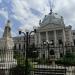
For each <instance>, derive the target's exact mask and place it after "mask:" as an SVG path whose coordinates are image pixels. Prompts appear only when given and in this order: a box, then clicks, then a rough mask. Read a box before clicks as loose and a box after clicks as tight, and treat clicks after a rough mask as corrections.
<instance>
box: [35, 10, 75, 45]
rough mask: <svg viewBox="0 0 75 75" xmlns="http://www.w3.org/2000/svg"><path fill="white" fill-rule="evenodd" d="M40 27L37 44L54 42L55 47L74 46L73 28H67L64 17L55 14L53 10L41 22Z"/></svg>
mask: <svg viewBox="0 0 75 75" xmlns="http://www.w3.org/2000/svg"><path fill="white" fill-rule="evenodd" d="M39 25H40V27H39V28H38V29H37V33H36V35H35V37H36V40H35V43H36V44H42V43H43V42H50V43H51V42H53V44H54V46H58V45H59V44H61V43H62V44H63V45H64V46H65V45H71V44H74V43H73V42H74V39H75V38H74V37H75V36H74V35H73V33H74V31H73V30H72V26H71V25H69V26H65V24H64V19H63V17H62V16H59V15H58V14H57V13H53V12H52V10H51V11H50V13H49V14H48V15H45V17H44V19H43V20H42V21H41V20H40V21H39Z"/></svg>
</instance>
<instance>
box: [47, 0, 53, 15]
mask: <svg viewBox="0 0 75 75" xmlns="http://www.w3.org/2000/svg"><path fill="white" fill-rule="evenodd" d="M48 2H49V5H50V14H52V10H53V7H54V0H48Z"/></svg>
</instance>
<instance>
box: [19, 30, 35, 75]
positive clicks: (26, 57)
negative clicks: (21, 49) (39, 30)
mask: <svg viewBox="0 0 75 75" xmlns="http://www.w3.org/2000/svg"><path fill="white" fill-rule="evenodd" d="M33 32H34V33H36V29H34V30H33V31H31V32H28V31H26V32H23V31H21V30H20V31H19V34H22V33H23V34H24V36H25V37H26V50H25V66H26V67H25V75H28V67H27V66H28V55H27V54H28V49H29V39H30V38H29V36H30V35H31V33H33Z"/></svg>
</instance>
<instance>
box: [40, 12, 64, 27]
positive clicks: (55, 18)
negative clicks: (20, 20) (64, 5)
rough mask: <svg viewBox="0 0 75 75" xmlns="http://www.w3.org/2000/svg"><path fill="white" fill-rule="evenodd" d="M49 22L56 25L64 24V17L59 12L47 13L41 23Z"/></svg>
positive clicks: (46, 23)
mask: <svg viewBox="0 0 75 75" xmlns="http://www.w3.org/2000/svg"><path fill="white" fill-rule="evenodd" d="M48 24H54V25H64V21H63V17H62V16H59V15H58V14H57V13H53V12H52V11H51V12H50V13H49V14H48V15H45V17H44V19H43V20H42V21H41V20H40V22H39V25H40V26H41V25H48Z"/></svg>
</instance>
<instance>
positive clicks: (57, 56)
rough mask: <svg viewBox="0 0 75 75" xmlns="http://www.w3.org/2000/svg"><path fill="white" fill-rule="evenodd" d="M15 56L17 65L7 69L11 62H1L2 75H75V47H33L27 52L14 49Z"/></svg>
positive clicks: (0, 70)
mask: <svg viewBox="0 0 75 75" xmlns="http://www.w3.org/2000/svg"><path fill="white" fill-rule="evenodd" d="M9 53H10V50H9ZM3 54H4V52H3ZM3 54H0V55H2V56H3V57H4V56H5V55H3ZM13 54H14V55H13V58H14V59H15V60H16V61H17V65H16V66H14V67H12V68H11V67H10V68H7V67H8V66H10V65H9V61H8V62H6V61H2V62H5V63H6V64H2V65H1V63H2V62H0V75H75V46H61V45H60V46H58V47H54V46H52V45H37V46H34V45H31V46H29V47H28V51H27V52H26V50H21V49H20V50H17V49H14V53H13ZM26 54H27V56H26ZM11 55H12V54H11ZM11 55H10V56H11ZM0 57H1V56H0ZM3 57H2V58H3ZM8 57H9V56H8ZM10 58H12V57H10ZM8 59H9V58H8ZM16 61H14V62H16ZM11 63H12V61H11ZM3 65H4V66H6V68H4V66H3ZM2 66H3V67H2Z"/></svg>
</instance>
